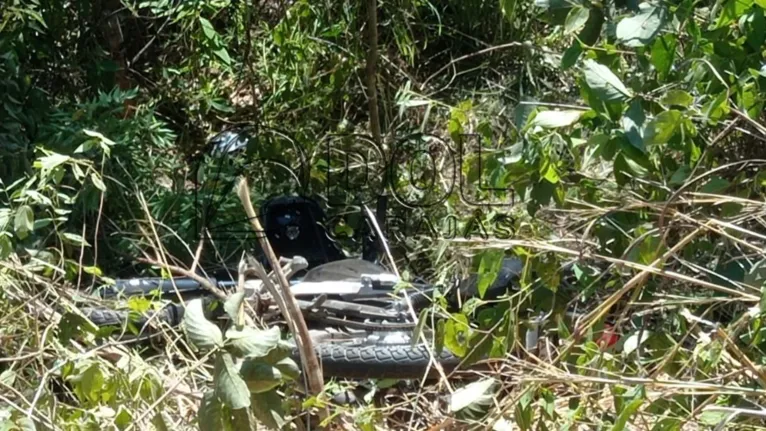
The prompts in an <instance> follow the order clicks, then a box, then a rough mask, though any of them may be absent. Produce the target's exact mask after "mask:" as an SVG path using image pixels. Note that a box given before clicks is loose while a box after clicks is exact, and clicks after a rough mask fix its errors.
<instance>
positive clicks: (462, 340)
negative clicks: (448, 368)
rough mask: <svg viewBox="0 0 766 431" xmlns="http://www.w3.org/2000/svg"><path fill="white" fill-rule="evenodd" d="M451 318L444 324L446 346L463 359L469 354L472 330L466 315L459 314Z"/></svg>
mask: <svg viewBox="0 0 766 431" xmlns="http://www.w3.org/2000/svg"><path fill="white" fill-rule="evenodd" d="M451 317H452V318H451V319H449V320H447V323H445V324H444V346H445V347H447V349H448V350H449V351H450V352H452V353H453V354H455V355H456V356H459V357H461V358H462V357H463V356H465V355H466V353H468V338H469V337H470V331H471V329H470V327H469V326H468V318H467V317H466V316H465V315H464V314H460V313H457V314H453V315H452V316H451Z"/></svg>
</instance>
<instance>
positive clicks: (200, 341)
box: [183, 299, 223, 350]
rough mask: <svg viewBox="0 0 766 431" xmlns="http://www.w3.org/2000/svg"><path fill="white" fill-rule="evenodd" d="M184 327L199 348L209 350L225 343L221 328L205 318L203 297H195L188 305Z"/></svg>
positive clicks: (192, 341) (190, 339)
mask: <svg viewBox="0 0 766 431" xmlns="http://www.w3.org/2000/svg"><path fill="white" fill-rule="evenodd" d="M183 327H184V329H185V330H186V334H187V336H188V337H189V341H190V342H191V343H192V344H193V345H194V346H195V347H197V348H198V349H201V350H209V349H213V348H215V347H220V346H222V345H223V335H222V334H221V330H220V329H219V328H218V327H217V326H216V325H215V324H213V322H211V321H209V320H207V318H205V313H204V311H203V309H202V300H201V299H193V300H191V301H189V303H188V304H187V305H186V311H185V312H184V318H183Z"/></svg>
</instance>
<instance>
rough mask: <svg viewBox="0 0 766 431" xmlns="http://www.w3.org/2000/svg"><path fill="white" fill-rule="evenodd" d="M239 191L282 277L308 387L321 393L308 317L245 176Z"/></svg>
mask: <svg viewBox="0 0 766 431" xmlns="http://www.w3.org/2000/svg"><path fill="white" fill-rule="evenodd" d="M237 192H238V195H239V198H240V200H241V201H242V205H243V207H244V209H245V212H246V213H247V216H248V218H249V220H250V223H251V225H252V227H253V230H255V234H256V236H257V237H258V242H259V243H260V244H261V248H262V249H263V251H264V253H265V254H266V257H267V259H269V263H270V265H271V268H272V269H273V271H274V273H275V275H276V276H277V280H278V281H279V285H280V287H281V293H282V298H283V299H284V305H283V307H284V310H283V312H284V317H285V319H287V320H288V321H290V320H292V324H291V329H292V330H293V337H295V343H296V345H297V346H298V351H299V353H300V356H301V363H302V365H303V372H304V373H305V374H306V377H307V379H308V389H309V391H310V392H311V394H312V395H319V394H320V393H321V392H322V391H323V390H324V379H323V377H322V368H321V367H320V365H319V360H318V358H317V355H316V353H315V352H314V347H313V343H312V341H311V338H310V337H309V332H308V327H307V326H306V321H305V320H304V319H303V314H301V311H300V308H299V307H298V303H297V302H296V301H295V297H294V296H293V294H292V292H291V291H290V284H289V283H288V281H287V278H286V277H285V274H284V273H283V272H282V267H281V266H280V265H279V258H277V256H276V254H274V250H273V249H272V248H271V244H270V243H269V240H268V239H267V238H266V235H265V234H264V233H263V232H264V231H263V227H261V223H260V221H259V220H258V216H257V214H256V212H255V208H254V207H253V203H252V202H251V201H250V189H249V188H248V186H247V180H246V179H244V178H242V179H240V182H239V186H238V187H237ZM263 281H264V283H269V282H270V280H269V278H268V277H265V278H264V279H263Z"/></svg>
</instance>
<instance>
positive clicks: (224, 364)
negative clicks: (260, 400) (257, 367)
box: [213, 352, 250, 410]
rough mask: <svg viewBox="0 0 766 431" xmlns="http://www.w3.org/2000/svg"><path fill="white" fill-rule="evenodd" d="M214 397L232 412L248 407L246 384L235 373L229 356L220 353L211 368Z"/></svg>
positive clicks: (232, 361)
mask: <svg viewBox="0 0 766 431" xmlns="http://www.w3.org/2000/svg"><path fill="white" fill-rule="evenodd" d="M213 382H214V385H215V395H216V396H217V397H218V399H220V400H221V402H223V404H224V405H226V406H228V407H229V408H231V409H232V410H239V409H244V408H247V407H250V391H248V389H247V384H246V383H245V381H244V380H242V378H241V377H240V376H239V373H237V368H236V367H235V366H234V360H233V359H232V357H231V354H229V353H227V352H221V353H219V354H218V356H217V357H216V360H215V366H214V368H213Z"/></svg>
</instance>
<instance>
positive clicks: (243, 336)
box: [226, 327, 281, 358]
mask: <svg viewBox="0 0 766 431" xmlns="http://www.w3.org/2000/svg"><path fill="white" fill-rule="evenodd" d="M280 338H281V333H280V332H279V328H277V327H272V328H269V329H267V330H259V329H254V328H250V327H244V328H242V330H237V329H235V328H231V329H229V330H227V331H226V343H227V344H228V345H230V346H231V347H232V348H233V349H234V351H235V352H236V353H238V354H240V355H243V356H248V357H254V358H263V357H265V356H266V355H268V354H269V353H270V352H271V351H272V350H274V348H276V347H277V346H278V345H279V343H280Z"/></svg>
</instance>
